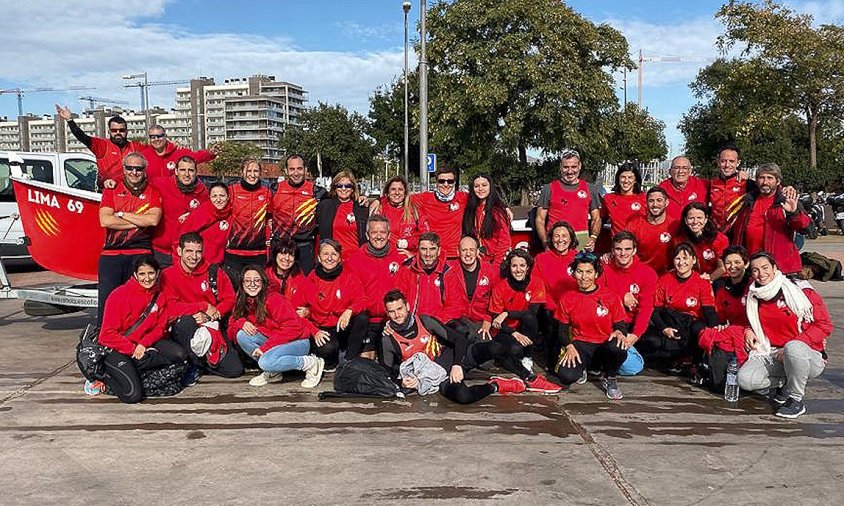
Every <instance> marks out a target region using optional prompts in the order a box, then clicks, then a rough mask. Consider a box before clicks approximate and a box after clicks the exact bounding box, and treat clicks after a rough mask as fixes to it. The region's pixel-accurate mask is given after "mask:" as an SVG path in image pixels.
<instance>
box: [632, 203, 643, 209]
mask: <svg viewBox="0 0 844 506" xmlns="http://www.w3.org/2000/svg"><path fill="white" fill-rule="evenodd" d="M630 209H632V210H634V211H638V210H640V209H642V204H640V203H638V202H633V203H632V204H630Z"/></svg>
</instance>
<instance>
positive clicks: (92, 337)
mask: <svg viewBox="0 0 844 506" xmlns="http://www.w3.org/2000/svg"><path fill="white" fill-rule="evenodd" d="M99 334H100V328H99V327H98V326H96V325H91V324H88V325H86V326H85V329H84V330H82V332H81V333H80V334H79V343H78V344H77V345H76V365H77V367H79V372H81V373H82V375H83V376H85V379H87V380H90V381H98V380H102V379H103V377H104V376H105V367H104V366H103V359H105V356H106V355H108V352H109V350H108V348H106V347H104V346H102V345H101V344H100V343H99V342H98V341H97V336H98V335H99Z"/></svg>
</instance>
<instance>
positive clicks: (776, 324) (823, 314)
mask: <svg viewBox="0 0 844 506" xmlns="http://www.w3.org/2000/svg"><path fill="white" fill-rule="evenodd" d="M797 286H800V287H801V288H802V289H803V293H805V294H806V297H808V298H809V302H811V303H812V308H813V312H812V315H813V317H814V321H812V322H811V323H804V324H803V328H802V330H801V331H799V332H798V330H797V316H796V315H795V314H794V313H793V312H792V311H791V310H790V309H789V308H788V306H787V305H786V304H785V298H784V296H783V294H782V292H780V293H779V294H778V295H777V296H776V297H774V298H773V299H771V300H767V301H765V300H760V301H759V321H760V322H761V323H762V330H764V331H765V336H767V337H768V340H769V341H770V342H771V346H776V347H777V348H781V347H783V346H785V344H786V343H787V342H789V341H794V340H798V341H803V342H804V343H806V344H808V345H809V346H811V347H812V349H813V350H815V351H823V349H824V348H826V339H827V338H828V337H829V336H830V335H831V334H832V331H833V329H834V326H833V324H832V319H831V318H830V317H829V311H828V310H827V309H826V304H824V302H823V299H822V298H821V295H820V294H819V293H818V292H816V291H815V290H814V289H812V287H811V285H809V284H808V283H805V282H802V283H799V284H798V285H797Z"/></svg>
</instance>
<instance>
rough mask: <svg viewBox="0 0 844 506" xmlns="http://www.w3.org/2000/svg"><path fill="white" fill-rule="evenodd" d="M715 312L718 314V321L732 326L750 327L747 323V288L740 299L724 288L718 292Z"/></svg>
mask: <svg viewBox="0 0 844 506" xmlns="http://www.w3.org/2000/svg"><path fill="white" fill-rule="evenodd" d="M748 286H749V285H748ZM715 310H716V311H717V312H718V320H720V321H722V322H730V325H740V326H742V327H747V326H749V323H748V321H747V287H745V290H744V291H743V292H742V294H741V295H740V296H738V297H736V296H734V295H733V294H731V293H730V292H729V290H727V289H726V288H723V287H722V288H720V289H718V290H716V291H715Z"/></svg>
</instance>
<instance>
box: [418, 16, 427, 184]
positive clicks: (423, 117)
mask: <svg viewBox="0 0 844 506" xmlns="http://www.w3.org/2000/svg"><path fill="white" fill-rule="evenodd" d="M419 4H420V10H421V12H420V13H419V34H420V39H419V40H420V42H421V44H420V49H421V51H420V53H419V182H420V183H422V188H423V191H425V190H427V189H428V178H427V176H428V170H427V162H428V60H426V56H425V39H426V38H427V32H426V29H425V18H426V13H427V12H428V6H427V1H426V0H420V2H419Z"/></svg>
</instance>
